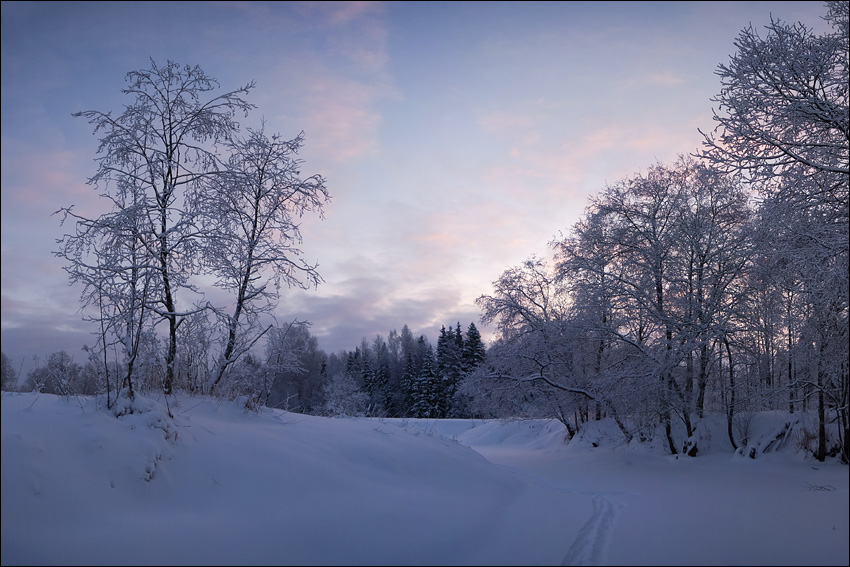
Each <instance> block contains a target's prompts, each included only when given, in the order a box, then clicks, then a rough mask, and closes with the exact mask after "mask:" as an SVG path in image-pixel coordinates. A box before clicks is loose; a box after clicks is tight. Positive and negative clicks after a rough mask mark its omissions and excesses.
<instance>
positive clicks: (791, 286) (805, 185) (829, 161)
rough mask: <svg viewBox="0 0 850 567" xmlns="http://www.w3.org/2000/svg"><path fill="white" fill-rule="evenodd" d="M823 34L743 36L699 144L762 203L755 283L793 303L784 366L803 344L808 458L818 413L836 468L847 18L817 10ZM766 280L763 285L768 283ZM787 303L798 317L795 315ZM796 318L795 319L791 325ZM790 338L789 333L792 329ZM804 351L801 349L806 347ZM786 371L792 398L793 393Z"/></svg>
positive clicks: (849, 148) (750, 32)
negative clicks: (807, 356) (813, 399)
mask: <svg viewBox="0 0 850 567" xmlns="http://www.w3.org/2000/svg"><path fill="white" fill-rule="evenodd" d="M826 6H827V14H826V16H825V18H824V19H825V20H826V21H827V22H828V23H829V24H830V25H831V28H832V29H831V31H829V32H827V33H824V34H822V35H818V34H815V33H814V32H813V31H812V30H811V29H810V28H808V27H807V26H805V25H804V24H802V23H796V24H788V23H785V22H781V21H774V20H771V23H770V24H769V25H768V26H767V27H766V29H767V33H766V34H765V36H764V37H762V36H760V35H759V34H758V33H757V32H756V30H755V29H753V27H752V26H750V27H748V28H746V29H744V30H743V31H742V32H741V34H740V35H739V38H738V40H737V41H736V42H735V47H736V49H737V52H736V53H735V54H734V55H733V56H732V57H731V60H730V62H729V64H727V65H721V66H719V68H718V71H717V74H718V75H719V76H720V78H721V81H722V87H723V88H722V90H721V93H720V94H719V95H718V96H717V97H716V98H715V99H714V100H715V101H716V102H718V103H719V104H720V109H719V112H717V113H715V120H716V121H717V122H718V125H717V127H716V129H715V131H714V133H712V134H706V135H705V150H704V152H702V155H703V157H705V158H706V159H708V160H710V161H711V162H713V163H714V164H718V165H720V166H722V167H725V168H727V169H729V170H733V171H743V172H746V173H747V174H748V176H749V178H750V179H751V180H752V181H753V183H754V188H755V189H756V190H757V191H759V192H760V193H761V195H762V197H763V198H764V205H763V209H764V210H763V211H762V212H761V213H760V214H761V216H762V218H765V219H767V223H766V225H765V226H770V225H773V226H775V227H777V228H779V227H781V229H779V230H772V232H773V234H772V236H771V238H770V239H769V240H763V242H764V243H765V244H766V247H765V248H764V249H763V250H762V251H761V252H762V253H761V254H760V258H762V259H763V262H762V267H765V266H770V268H769V269H763V270H762V273H769V271H770V270H774V271H775V270H781V272H782V273H775V274H773V276H771V277H769V278H766V282H768V283H772V285H775V286H779V287H781V288H782V289H783V290H784V292H785V293H786V294H792V293H793V294H794V296H795V297H796V302H795V301H791V300H790V299H789V302H788V303H787V305H788V307H789V308H791V309H790V310H789V312H788V313H789V317H788V318H787V319H788V321H787V325H788V326H789V330H788V331H787V332H786V334H787V337H788V343H789V345H790V346H789V352H788V356H789V357H790V356H791V355H792V353H793V352H794V350H795V349H794V348H793V345H794V343H795V337H794V335H797V336H798V338H802V337H801V336H800V335H801V333H803V332H804V330H806V331H805V332H806V333H807V334H808V335H809V337H808V339H807V340H808V341H810V342H809V344H812V343H813V344H814V345H815V347H814V348H815V351H816V352H818V353H820V354H819V355H817V356H816V357H815V360H816V363H815V366H816V367H817V369H818V371H817V376H816V377H815V378H814V379H811V380H807V381H806V388H811V389H812V391H814V392H817V397H818V411H819V413H820V417H821V419H820V420H819V421H820V423H819V426H818V429H819V431H818V449H817V455H816V456H817V457H818V458H819V459H823V458H825V456H826V454H827V451H828V448H827V443H828V441H827V438H826V431H825V429H826V420H827V418H826V410H827V407H829V408H832V410H831V411H834V412H835V416H836V417H837V418H838V421H839V422H840V428H841V429H842V430H843V435H841V437H842V439H843V441H842V443H843V453H842V455H843V458H844V460H845V461H850V451H848V443H847V437H848V436H850V420H848V412H847V409H846V408H847V407H848V406H850V393H848V391H850V387H848V385H847V384H848V370H847V368H848V366H850V355H848V348H847V342H848V341H847V340H845V338H846V337H847V335H848V332H847V326H848V322H847V321H848V315H847V313H848V309H850V307H849V306H848V299H847V298H848V293H847V289H848V287H850V283H849V282H848V268H847V265H848V260H847V257H848V247H850V245H849V243H848V233H850V224H848V209H850V181H849V180H850V97H848V91H849V90H850V70H848V53H850V27H849V26H848V22H849V21H850V16H848V14H850V8H848V3H847V2H837V1H830V2H827V3H826ZM771 280H772V282H771ZM795 303H796V304H797V305H800V307H801V308H800V309H794V305H795ZM792 311H796V312H797V313H798V314H800V315H801V318H800V319H792V318H791V317H790V314H791V312H792ZM791 327H793V328H794V329H795V332H794V333H792V332H791V330H790V328H791ZM805 344H806V343H802V342H801V343H800V345H802V346H805ZM793 373H794V370H793V364H792V368H791V369H790V370H789V380H790V381H791V384H792V386H791V388H792V389H791V392H794V391H795V390H796V388H797V386H800V385H801V384H800V382H799V380H798V378H799V377H795V378H794V379H793V380H792V379H791V378H790V376H791V375H792V374H793Z"/></svg>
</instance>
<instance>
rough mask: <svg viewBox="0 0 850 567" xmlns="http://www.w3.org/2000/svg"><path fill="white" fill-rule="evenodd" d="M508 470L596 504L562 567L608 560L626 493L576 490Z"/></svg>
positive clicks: (519, 470)
mask: <svg viewBox="0 0 850 567" xmlns="http://www.w3.org/2000/svg"><path fill="white" fill-rule="evenodd" d="M505 468H507V469H508V470H510V471H511V472H513V473H514V474H516V475H518V476H521V477H525V478H526V479H528V480H530V481H531V482H533V483H534V484H538V485H542V486H545V487H547V488H551V489H553V490H558V491H560V492H566V493H568V494H580V495H583V496H589V497H590V498H591V499H592V500H593V513H592V514H591V516H590V518H589V519H588V520H587V522H585V524H584V526H582V528H581V529H580V530H579V532H578V535H577V536H576V538H575V541H573V544H572V545H571V546H570V549H569V550H568V551H567V554H566V555H565V556H564V559H563V560H562V561H561V565H601V564H602V562H603V561H604V559H605V552H606V551H607V549H608V544H609V542H610V540H611V534H612V533H613V531H614V525H615V524H616V522H617V517H618V516H619V512H620V509H621V508H622V503H621V502H620V500H619V498H616V496H618V495H623V494H624V493H621V492H597V491H588V490H574V489H570V488H567V487H564V486H561V485H558V484H555V483H553V482H550V481H548V480H546V479H544V478H542V477H540V476H538V475H536V474H534V473H530V472H528V471H525V470H522V469H518V468H516V467H505Z"/></svg>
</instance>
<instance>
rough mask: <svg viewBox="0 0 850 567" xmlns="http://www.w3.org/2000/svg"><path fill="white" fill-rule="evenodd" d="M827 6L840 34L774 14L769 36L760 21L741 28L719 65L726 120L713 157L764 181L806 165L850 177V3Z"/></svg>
mask: <svg viewBox="0 0 850 567" xmlns="http://www.w3.org/2000/svg"><path fill="white" fill-rule="evenodd" d="M827 5H828V7H829V9H828V13H827V16H826V18H825V19H826V20H827V21H828V22H829V23H830V24H832V26H833V32H832V33H827V34H824V35H817V34H815V33H813V32H812V30H811V29H810V28H808V27H807V26H806V25H804V24H802V23H795V24H789V23H786V22H782V21H777V20H773V19H771V22H770V24H769V25H767V26H766V30H767V33H766V34H765V36H764V37H762V36H761V35H760V34H759V33H758V31H757V30H756V29H755V28H754V27H753V26H752V25H750V26H748V27H747V28H745V29H744V30H743V31H742V32H741V33H740V34H739V36H738V39H737V40H736V41H735V48H736V49H737V52H736V53H735V54H734V55H732V57H731V60H730V62H729V63H728V64H723V65H720V66H719V67H718V69H717V75H718V76H719V77H720V80H721V84H722V90H721V92H720V94H719V95H718V96H716V97H715V98H713V99H712V100H714V101H715V102H717V103H718V104H719V105H720V107H719V109H718V110H717V111H715V114H714V120H715V121H716V122H717V123H718V124H717V126H716V128H715V130H714V132H713V133H709V134H704V137H705V146H706V150H705V152H704V154H703V155H704V156H705V157H706V158H708V159H710V160H711V161H712V162H714V163H715V164H718V165H722V166H725V167H726V168H728V169H730V170H735V171H740V170H746V171H749V172H751V173H752V174H753V176H754V177H756V178H761V179H773V178H774V177H776V176H778V175H782V174H783V173H784V172H786V171H787V170H788V169H789V168H790V169H796V168H799V167H801V166H802V167H803V168H804V169H806V170H808V171H810V172H811V173H814V172H823V173H829V174H840V175H843V176H844V177H845V178H846V177H847V175H850V164H849V163H848V153H847V148H848V143H849V142H850V119H849V118H848V88H850V87H848V62H847V59H848V44H850V40H848V8H847V2H839V1H833V2H828V3H827ZM845 203H846V201H845Z"/></svg>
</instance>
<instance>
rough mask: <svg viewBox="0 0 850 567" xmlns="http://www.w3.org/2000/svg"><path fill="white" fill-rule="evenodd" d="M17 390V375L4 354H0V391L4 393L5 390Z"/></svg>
mask: <svg viewBox="0 0 850 567" xmlns="http://www.w3.org/2000/svg"><path fill="white" fill-rule="evenodd" d="M17 388H18V373H17V372H16V371H15V367H14V366H12V361H11V360H10V359H9V357H8V356H6V353H5V352H3V353H0V389H2V390H3V391H4V392H5V391H7V390H17Z"/></svg>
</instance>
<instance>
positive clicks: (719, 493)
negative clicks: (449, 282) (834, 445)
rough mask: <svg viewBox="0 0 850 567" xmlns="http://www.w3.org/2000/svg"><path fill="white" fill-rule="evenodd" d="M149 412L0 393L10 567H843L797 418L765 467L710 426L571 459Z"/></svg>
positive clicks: (822, 466)
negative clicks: (688, 444)
mask: <svg viewBox="0 0 850 567" xmlns="http://www.w3.org/2000/svg"><path fill="white" fill-rule="evenodd" d="M146 406H147V407H146V410H147V411H145V412H143V413H134V414H132V415H125V416H123V417H121V418H119V419H116V418H115V417H114V415H113V414H112V413H111V412H110V411H108V410H106V409H105V408H104V407H103V404H102V401H100V402H98V401H96V400H93V399H88V398H61V397H57V396H51V395H38V394H19V393H4V394H3V397H2V500H1V501H0V503H2V554H1V555H2V557H0V559H1V560H2V561H1V562H2V564H3V565H4V566H5V565H45V564H53V565H58V564H86V565H125V564H134V565H139V564H159V565H182V564H210V565H212V564H230V565H254V564H275V565H284V564H290V565H319V564H321V565H334V564H337V565H354V564H359V565H363V564H368V565H609V564H610V565H767V564H770V565H803V564H808V565H848V563H850V551H848V533H849V532H848V528H850V526H849V525H848V517H850V514H848V512H849V511H848V501H850V499H848V478H850V473H848V470H850V469H848V467H847V466H845V465H841V464H839V463H838V462H837V461H835V460H829V461H827V462H824V463H820V462H817V461H814V460H811V459H808V458H806V457H805V456H804V455H803V453H801V452H800V451H799V450H798V448H797V445H798V443H799V435H801V434H802V430H803V426H805V425H806V423H805V420H804V422H803V423H800V424H798V425H796V426H794V427H792V431H791V434H790V435H788V436H786V438H785V441H784V443H781V444H778V446H776V447H772V450H771V451H769V452H767V453H760V454H759V455H758V456H757V458H755V459H750V458H748V457H746V456H741V455H736V454H735V453H734V452H733V451H732V449H731V446H730V445H729V441H728V439H726V437H725V433H724V432H723V431H724V430H723V428H722V423H713V424H712V425H711V427H708V424H705V425H706V429H705V430H706V431H708V432H710V435H705V436H704V437H705V438H706V440H705V441H703V443H702V445H701V450H700V454H699V455H698V456H697V457H696V458H689V457H681V458H678V459H677V458H675V457H673V456H670V455H669V454H668V453H667V452H666V451H665V450H664V449H663V447H661V446H660V445H657V444H652V443H645V444H635V443H633V444H631V445H625V444H624V443H623V441H622V437H621V436H619V435H618V434H617V433H616V431H615V429H612V428H611V424H610V423H608V422H600V423H594V424H592V426H589V427H587V428H586V432H585V435H584V436H583V437H581V438H576V439H574V440H573V441H572V442H570V443H569V444H566V443H564V434H565V430H564V428H563V426H562V425H561V424H559V423H558V422H557V421H548V420H524V421H506V422H502V421H480V420H479V421H472V420H444V421H435V420H413V419H406V420H391V419H364V418H321V417H313V416H306V415H299V414H293V413H286V412H283V411H276V410H270V409H265V408H264V409H263V410H262V411H261V412H259V413H257V412H250V411H245V409H244V404H241V403H239V402H222V401H218V400H212V399H209V398H193V397H178V398H177V399H173V400H171V401H170V407H171V410H172V412H173V414H174V419H173V420H171V419H168V418H167V417H166V414H167V411H166V407H165V400H163V399H150V400H146ZM789 417H790V416H787V415H781V414H771V415H758V416H756V418H755V419H754V421H753V423H752V426H751V433H752V439H753V441H752V443H751V445H753V446H757V445H759V444H761V446H762V447H764V446H765V442H766V441H768V440H770V439H772V438H773V434H774V432H776V431H777V427H779V426H780V425H781V424H782V423H785V422H787V421H788V418H789ZM794 418H795V419H797V416H794ZM594 444H595V445H596V447H594Z"/></svg>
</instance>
